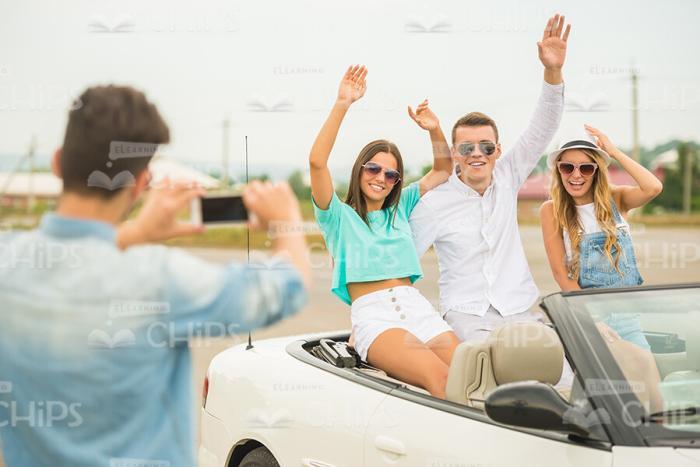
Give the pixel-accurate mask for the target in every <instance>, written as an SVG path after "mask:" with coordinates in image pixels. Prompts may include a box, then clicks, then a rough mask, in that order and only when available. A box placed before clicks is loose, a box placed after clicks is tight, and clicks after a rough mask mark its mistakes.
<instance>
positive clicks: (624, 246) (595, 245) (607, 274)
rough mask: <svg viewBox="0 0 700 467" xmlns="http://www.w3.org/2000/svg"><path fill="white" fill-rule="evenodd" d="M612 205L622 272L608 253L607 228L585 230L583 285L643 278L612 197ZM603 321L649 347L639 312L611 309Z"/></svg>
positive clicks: (635, 282)
mask: <svg viewBox="0 0 700 467" xmlns="http://www.w3.org/2000/svg"><path fill="white" fill-rule="evenodd" d="M611 206H612V210H613V217H614V219H615V223H616V226H617V243H618V245H619V248H620V251H621V254H620V255H619V260H618V267H619V269H620V272H618V271H617V270H616V269H615V266H613V264H611V263H610V260H609V259H608V257H607V256H606V254H605V238H606V237H605V232H594V233H589V234H584V235H583V236H582V237H581V243H580V244H579V259H580V267H581V269H580V272H579V279H578V284H579V286H580V287H581V288H582V289H588V288H613V287H630V286H635V285H640V284H641V283H642V282H643V281H642V276H640V274H639V270H638V269H637V259H636V257H635V255H634V248H633V247H632V237H631V236H630V234H629V231H628V229H627V227H626V225H625V223H624V221H623V220H622V216H620V212H619V211H618V209H617V206H616V205H615V202H614V201H612V200H611ZM616 254H617V250H616V249H615V248H614V247H613V250H612V255H613V258H615V256H616ZM603 322H604V323H605V324H607V325H608V326H610V327H611V328H612V329H613V330H615V331H616V332H617V333H618V334H619V335H620V337H621V338H622V339H624V340H626V341H629V342H632V343H633V344H636V345H638V346H639V347H641V348H643V349H646V350H650V347H649V343H648V342H647V340H646V339H645V337H644V334H643V333H642V328H641V324H640V322H639V314H636V313H624V312H623V313H614V312H610V313H606V316H605V317H604V318H603Z"/></svg>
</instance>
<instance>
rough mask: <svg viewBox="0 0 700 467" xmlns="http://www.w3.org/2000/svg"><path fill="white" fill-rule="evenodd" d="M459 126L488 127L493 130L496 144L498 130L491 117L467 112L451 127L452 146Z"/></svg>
mask: <svg viewBox="0 0 700 467" xmlns="http://www.w3.org/2000/svg"><path fill="white" fill-rule="evenodd" d="M461 126H490V127H491V128H493V133H494V134H495V135H496V141H495V142H496V143H498V128H496V122H494V121H493V119H492V118H491V117H489V116H488V115H486V114H482V113H481V112H469V113H468V114H467V115H465V116H464V117H462V118H460V119H459V120H457V123H455V126H453V127H452V144H455V139H456V138H457V128H459V127H461Z"/></svg>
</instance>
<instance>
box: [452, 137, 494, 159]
mask: <svg viewBox="0 0 700 467" xmlns="http://www.w3.org/2000/svg"><path fill="white" fill-rule="evenodd" d="M475 149H476V143H462V144H460V145H459V146H457V152H458V153H459V154H460V155H461V156H463V157H469V156H471V155H473V154H474V150H475ZM479 150H480V151H481V154H483V155H485V156H490V155H491V154H493V153H494V152H496V143H494V142H493V141H479Z"/></svg>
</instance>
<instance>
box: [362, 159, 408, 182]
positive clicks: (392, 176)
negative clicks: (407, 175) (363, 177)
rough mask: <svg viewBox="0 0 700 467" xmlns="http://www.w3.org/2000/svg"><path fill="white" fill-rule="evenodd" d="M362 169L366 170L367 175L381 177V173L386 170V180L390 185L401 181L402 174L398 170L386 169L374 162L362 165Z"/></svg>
mask: <svg viewBox="0 0 700 467" xmlns="http://www.w3.org/2000/svg"><path fill="white" fill-rule="evenodd" d="M362 168H363V169H364V171H365V173H367V174H369V175H372V176H375V175H379V173H380V172H381V171H382V170H384V180H385V181H386V182H387V183H388V184H389V185H395V184H396V183H397V182H398V181H399V180H401V174H400V173H399V172H398V170H394V169H385V168H384V167H382V166H381V165H379V164H376V163H374V162H367V163H366V164H362Z"/></svg>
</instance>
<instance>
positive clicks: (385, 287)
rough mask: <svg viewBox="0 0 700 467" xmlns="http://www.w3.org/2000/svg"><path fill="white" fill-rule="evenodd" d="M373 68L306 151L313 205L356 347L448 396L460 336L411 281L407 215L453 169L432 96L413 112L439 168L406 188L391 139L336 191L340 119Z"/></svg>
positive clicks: (343, 89) (341, 95)
mask: <svg viewBox="0 0 700 467" xmlns="http://www.w3.org/2000/svg"><path fill="white" fill-rule="evenodd" d="M366 76H367V69H366V68H365V67H364V66H359V65H356V66H351V67H349V68H348V70H347V71H346V73H345V75H344V76H343V79H342V81H341V83H340V87H339V90H338V97H337V99H336V101H335V104H334V106H333V109H332V110H331V113H330V115H329V116H328V118H327V119H326V122H325V123H324V125H323V127H322V128H321V131H320V132H319V134H318V136H317V137H316V141H315V142H314V145H313V147H312V149H311V154H310V156H309V166H310V171H311V193H312V195H313V201H314V211H315V214H316V219H317V221H318V224H319V226H320V227H321V230H322V232H323V236H324V239H325V241H326V246H327V247H328V250H329V252H330V253H331V255H332V257H333V260H334V261H333V263H334V265H333V289H332V290H333V293H335V294H336V295H337V296H338V297H339V298H340V299H341V300H342V301H344V302H345V303H348V304H350V305H351V307H352V309H351V311H352V313H351V320H352V327H353V334H354V337H355V347H356V349H357V351H358V352H359V354H360V355H361V356H362V357H363V358H364V359H365V360H367V361H368V362H369V363H370V364H372V365H373V366H375V367H378V368H381V369H382V370H384V371H386V372H387V373H388V374H389V375H391V376H393V377H395V378H398V379H401V380H402V381H405V382H407V383H410V384H413V385H417V386H420V387H423V388H425V389H426V390H428V391H429V392H430V393H431V394H432V395H434V396H436V397H441V398H444V397H445V385H446V382H447V373H448V370H449V364H450V361H451V359H452V353H453V352H454V349H455V347H456V346H457V344H458V340H457V337H456V336H455V334H454V332H453V331H452V330H451V328H450V327H449V326H448V325H447V323H445V321H444V320H443V319H442V318H441V317H440V315H439V314H438V313H437V312H436V311H435V310H434V308H433V307H432V305H431V304H430V302H428V301H427V300H426V299H425V298H423V296H422V295H421V294H420V293H419V292H418V290H417V289H416V288H414V287H413V286H412V285H411V284H412V283H413V282H415V281H416V280H418V279H419V278H420V277H421V276H422V272H421V268H420V261H419V259H418V255H417V252H416V250H415V247H414V245H413V240H412V236H411V228H410V226H409V224H408V217H409V215H410V214H411V211H412V210H413V208H414V207H415V206H416V204H417V203H418V201H419V200H420V197H421V196H422V195H423V194H425V193H426V192H427V191H429V190H431V189H432V188H434V187H436V186H438V185H440V184H441V183H444V182H445V181H447V178H448V177H449V175H450V173H451V172H452V167H453V164H452V159H451V157H450V153H449V149H448V145H447V140H446V139H445V136H444V134H443V133H442V130H441V129H440V125H439V122H438V120H437V117H435V115H434V114H433V112H432V111H431V110H430V109H429V108H428V102H427V100H426V101H424V102H423V103H421V104H420V105H419V106H418V108H417V109H416V112H415V113H414V112H413V111H412V109H411V108H410V107H409V108H408V111H409V115H410V116H411V118H413V120H414V121H416V123H417V124H418V125H419V126H420V127H421V128H423V129H425V130H427V131H429V132H430V138H431V142H432V143H433V168H432V170H430V172H428V173H427V174H426V175H425V176H424V177H423V178H421V179H420V180H419V181H418V182H416V183H413V184H411V185H409V186H408V187H406V188H403V189H402V187H403V182H402V179H403V176H404V169H403V161H402V158H401V153H400V152H399V149H398V148H397V147H396V145H395V144H393V143H391V142H389V141H386V140H376V141H372V142H370V143H369V144H367V145H366V146H365V147H364V148H363V149H362V150H361V151H360V154H359V155H358V156H357V159H356V160H355V163H354V166H353V169H352V173H351V179H350V187H349V190H348V194H347V197H346V199H345V202H342V201H341V200H340V199H339V198H338V196H337V195H336V194H335V191H334V188H333V182H332V179H331V174H330V171H329V170H328V158H329V156H330V152H331V150H332V148H333V145H334V143H335V139H336V137H337V135H338V131H339V129H340V125H341V123H342V121H343V118H344V117H345V114H346V113H347V111H348V109H349V108H350V106H351V105H352V103H353V102H355V101H357V100H358V99H360V98H361V97H362V96H363V95H364V93H365V90H366V87H367V85H366Z"/></svg>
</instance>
